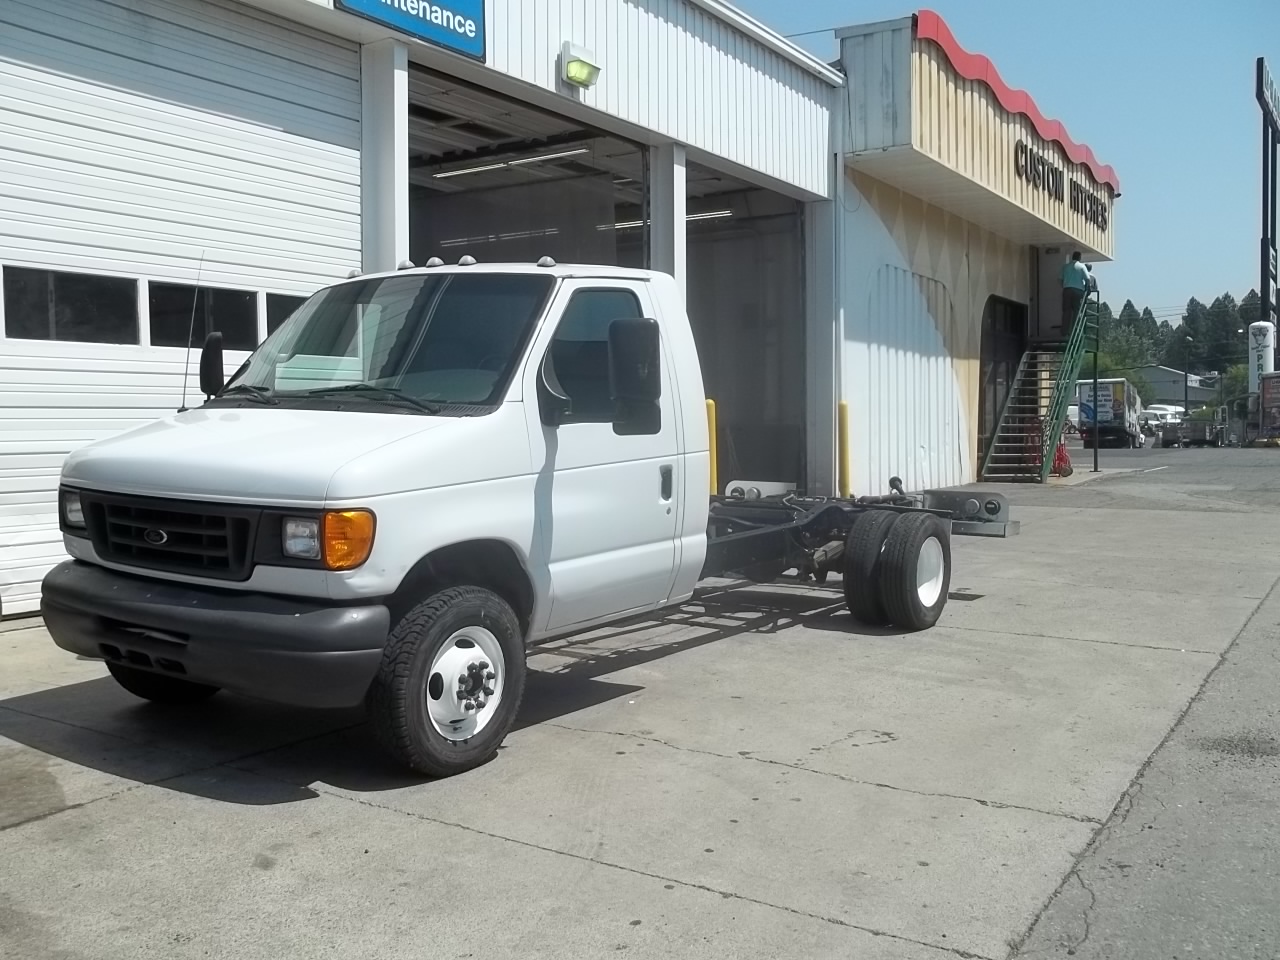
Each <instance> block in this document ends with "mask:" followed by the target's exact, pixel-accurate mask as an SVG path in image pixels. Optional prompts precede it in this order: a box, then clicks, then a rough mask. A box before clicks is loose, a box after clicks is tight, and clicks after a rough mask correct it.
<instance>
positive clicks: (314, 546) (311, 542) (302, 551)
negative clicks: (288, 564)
mask: <svg viewBox="0 0 1280 960" xmlns="http://www.w3.org/2000/svg"><path fill="white" fill-rule="evenodd" d="M280 546H281V549H282V550H284V555H285V556H286V557H292V558H293V559H294V560H319V559H320V521H319V520H302V519H298V518H291V517H287V518H285V521H284V537H283V542H282V543H281V545H280Z"/></svg>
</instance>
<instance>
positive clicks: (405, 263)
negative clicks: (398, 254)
mask: <svg viewBox="0 0 1280 960" xmlns="http://www.w3.org/2000/svg"><path fill="white" fill-rule="evenodd" d="M413 267H414V264H413V261H412V260H401V261H400V262H399V263H397V264H396V269H397V270H412V269H413Z"/></svg>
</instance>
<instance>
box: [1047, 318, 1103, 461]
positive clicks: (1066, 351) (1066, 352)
mask: <svg viewBox="0 0 1280 960" xmlns="http://www.w3.org/2000/svg"><path fill="white" fill-rule="evenodd" d="M1100 304H1101V297H1100V295H1099V294H1098V293H1096V292H1095V293H1093V295H1092V296H1086V297H1085V298H1084V299H1083V300H1082V301H1080V309H1079V311H1078V312H1077V313H1076V322H1075V323H1074V324H1073V325H1072V329H1071V337H1070V338H1069V339H1068V340H1067V345H1066V347H1065V348H1063V351H1062V365H1061V366H1059V367H1058V379H1057V382H1056V383H1054V385H1053V394H1052V396H1051V397H1050V399H1049V409H1048V410H1047V411H1046V412H1045V417H1044V429H1043V431H1042V432H1041V443H1042V447H1041V450H1040V482H1041V483H1043V482H1044V481H1045V480H1047V479H1048V478H1049V473H1050V472H1051V471H1052V470H1053V454H1054V451H1055V450H1057V449H1058V441H1059V440H1061V439H1062V427H1063V424H1064V423H1065V422H1066V419H1067V407H1068V406H1070V400H1069V398H1070V396H1071V394H1073V393H1075V392H1076V380H1077V379H1078V377H1079V375H1080V361H1081V360H1083V359H1084V355H1085V352H1086V351H1085V346H1086V344H1087V343H1088V341H1089V331H1090V329H1092V330H1094V331H1096V330H1097V328H1098V316H1099V314H1100V312H1101V310H1100ZM1094 402H1095V403H1097V400H1096V399H1095V400H1094ZM1094 442H1095V443H1096V442H1097V441H1096V440H1095V441H1094Z"/></svg>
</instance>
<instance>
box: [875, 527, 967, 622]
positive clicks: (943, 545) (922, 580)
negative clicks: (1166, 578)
mask: <svg viewBox="0 0 1280 960" xmlns="http://www.w3.org/2000/svg"><path fill="white" fill-rule="evenodd" d="M880 564H881V567H880V599H881V602H882V603H883V604H884V609H885V613H886V614H888V616H889V619H890V621H891V622H892V623H893V624H894V626H897V627H901V628H902V629H903V630H927V629H929V628H930V627H932V626H933V625H934V624H935V623H937V622H938V618H939V617H940V616H942V610H943V608H944V607H946V605H947V594H948V592H949V591H950V589H951V533H950V531H949V530H948V528H947V525H946V524H945V523H943V522H942V520H941V519H939V518H938V517H936V516H934V515H933V514H931V513H905V514H903V515H902V516H901V517H899V518H898V522H897V523H895V524H894V525H893V529H892V530H891V531H889V538H888V539H887V540H886V541H885V544H884V553H883V555H882V556H881V558H880Z"/></svg>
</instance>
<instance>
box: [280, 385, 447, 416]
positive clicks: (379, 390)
mask: <svg viewBox="0 0 1280 960" xmlns="http://www.w3.org/2000/svg"><path fill="white" fill-rule="evenodd" d="M343 393H351V394H358V395H360V396H362V397H367V398H368V399H370V400H381V401H382V402H384V403H398V404H401V405H402V406H407V407H413V408H414V409H415V410H421V411H422V412H423V413H430V414H438V413H439V412H440V411H441V410H443V409H444V407H443V406H441V405H440V404H438V403H432V402H431V401H430V400H422V399H420V398H418V397H415V396H414V395H413V394H411V393H405V392H404V391H403V390H397V389H395V388H394V387H375V386H374V385H373V384H371V383H348V384H345V385H343V386H341V387H321V388H319V389H317V390H308V391H307V392H306V394H305V396H308V397H331V396H334V395H335V394H343Z"/></svg>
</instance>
